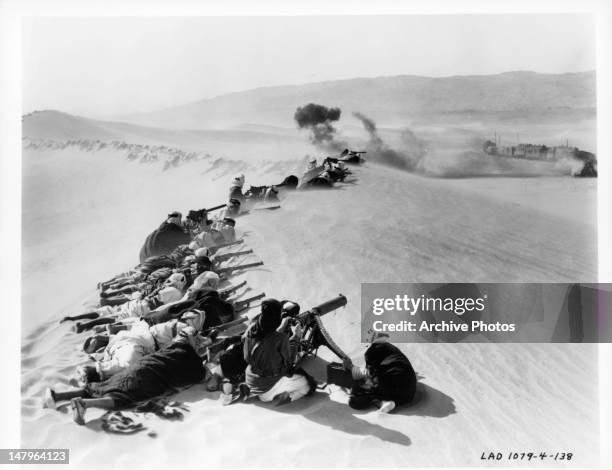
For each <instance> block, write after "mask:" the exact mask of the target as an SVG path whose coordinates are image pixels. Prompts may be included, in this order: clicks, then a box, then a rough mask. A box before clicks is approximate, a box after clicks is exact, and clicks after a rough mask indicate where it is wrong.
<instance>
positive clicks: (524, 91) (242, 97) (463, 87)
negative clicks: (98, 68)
mask: <svg viewBox="0 0 612 470" xmlns="http://www.w3.org/2000/svg"><path fill="white" fill-rule="evenodd" d="M309 102H316V103H319V104H324V105H327V106H339V107H340V108H341V109H342V110H343V112H344V116H346V115H350V113H351V112H352V111H360V112H363V113H365V114H366V115H368V116H372V117H373V118H374V119H375V120H376V121H377V122H378V123H379V124H383V125H384V124H396V123H402V122H405V121H406V120H410V119H415V118H422V117H427V116H432V117H433V116H440V115H454V114H466V113H467V114H491V113H498V114H500V115H503V114H507V113H509V114H513V113H516V112H517V111H519V112H523V111H529V112H530V113H535V114H542V112H545V113H548V114H551V113H554V112H555V111H556V110H559V111H562V110H568V109H572V110H582V111H583V113H584V112H587V114H589V113H591V112H593V111H594V109H595V106H596V83H595V72H592V71H591V72H580V73H565V74H542V73H536V72H507V73H502V74H497V75H471V76H453V77H442V78H432V77H420V76H412V75H400V76H395V77H379V78H355V79H350V80H338V81H329V82H321V83H310V84H306V85H292V86H277V87H267V88H257V89H254V90H248V91H243V92H237V93H230V94H226V95H222V96H218V97H215V98H212V99H206V100H201V101H197V102H195V103H192V104H187V105H183V106H176V107H172V108H167V109H163V110H160V111H157V112H153V113H146V114H136V115H129V116H121V119H122V120H125V121H130V122H136V123H140V124H145V125H152V126H159V127H166V128H170V127H171V128H184V129H201V128H206V127H225V126H232V125H239V124H242V123H251V124H258V125H263V124H268V125H280V126H286V127H292V126H293V113H294V112H295V109H296V108H297V107H298V106H301V105H304V104H307V103H309Z"/></svg>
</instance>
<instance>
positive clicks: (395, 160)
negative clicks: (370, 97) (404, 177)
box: [353, 112, 426, 171]
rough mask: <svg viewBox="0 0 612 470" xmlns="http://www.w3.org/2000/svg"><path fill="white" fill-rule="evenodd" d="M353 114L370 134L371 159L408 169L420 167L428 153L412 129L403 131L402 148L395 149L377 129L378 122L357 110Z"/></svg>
mask: <svg viewBox="0 0 612 470" xmlns="http://www.w3.org/2000/svg"><path fill="white" fill-rule="evenodd" d="M353 116H355V117H356V118H357V119H359V120H360V121H361V123H362V124H363V127H364V129H365V130H366V132H367V133H368V135H369V140H368V143H367V152H368V158H369V159H371V160H373V161H377V162H380V163H383V164H385V165H389V166H393V167H396V168H400V169H402V170H406V171H417V170H418V169H419V163H420V162H421V160H422V158H423V157H424V156H425V153H426V151H425V144H424V142H423V141H421V140H420V139H419V138H417V137H416V136H415V135H414V133H413V132H412V131H411V130H410V129H404V130H403V131H402V134H401V138H402V147H403V148H402V150H395V149H392V148H391V147H389V146H388V145H387V144H386V143H385V142H384V141H383V140H382V138H381V137H380V135H379V134H378V130H377V129H376V123H375V122H374V121H373V120H372V119H370V118H369V117H367V116H366V115H365V114H362V113H357V112H355V113H353Z"/></svg>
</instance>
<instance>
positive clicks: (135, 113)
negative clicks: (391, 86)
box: [21, 69, 596, 120]
mask: <svg viewBox="0 0 612 470" xmlns="http://www.w3.org/2000/svg"><path fill="white" fill-rule="evenodd" d="M595 73H596V70H595V69H589V70H580V71H573V72H558V73H552V72H537V71H534V70H508V71H505V72H497V73H491V74H465V75H461V74H458V75H444V76H430V75H418V74H395V75H378V76H372V77H368V76H360V77H352V78H341V79H336V80H320V81H312V82H303V83H294V84H285V85H264V86H257V87H253V88H246V89H242V90H236V91H230V92H227V93H221V94H218V95H214V96H211V97H208V98H200V99H196V100H191V101H188V102H181V103H177V104H173V105H167V106H162V107H155V108H151V109H149V110H141V111H131V112H126V113H121V114H116V113H111V114H108V113H104V114H100V115H99V116H98V117H89V116H87V115H84V114H82V113H78V112H71V111H65V110H63V109H59V108H34V109H30V110H27V111H24V112H22V115H21V116H22V118H24V117H27V116H28V115H30V114H33V113H36V112H44V111H55V112H59V113H64V114H69V115H71V116H75V117H83V118H86V119H94V120H96V119H98V120H106V119H117V118H121V117H130V116H138V115H142V114H152V113H158V112H164V111H168V110H172V109H175V108H180V107H183V106H190V105H196V104H200V103H204V102H207V101H212V100H215V99H219V98H223V97H228V96H233V95H239V94H241V93H250V92H255V91H259V90H270V89H274V88H278V89H282V88H296V87H301V86H309V85H322V84H326V83H332V82H350V81H357V80H383V79H397V78H414V79H427V80H448V79H458V78H478V77H495V76H501V75H510V74H525V75H545V76H554V75H558V76H563V75H588V74H595Z"/></svg>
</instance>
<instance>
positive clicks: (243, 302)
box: [234, 292, 266, 307]
mask: <svg viewBox="0 0 612 470" xmlns="http://www.w3.org/2000/svg"><path fill="white" fill-rule="evenodd" d="M265 296H266V294H265V292H262V293H261V294H257V295H254V296H253V297H249V298H248V299H243V300H236V301H235V302H234V307H236V306H239V307H242V306H244V305H249V304H250V303H251V302H253V300H258V299H263V298H264V297H265Z"/></svg>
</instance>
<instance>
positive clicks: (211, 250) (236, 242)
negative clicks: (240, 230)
mask: <svg viewBox="0 0 612 470" xmlns="http://www.w3.org/2000/svg"><path fill="white" fill-rule="evenodd" d="M243 241H244V240H243V239H242V238H239V239H238V240H234V241H233V242H227V243H221V244H219V245H215V246H209V247H208V250H209V251H210V254H211V255H212V254H214V253H216V251H217V250H218V249H220V248H225V247H226V246H233V245H239V244H240V243H242V242H243Z"/></svg>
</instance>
